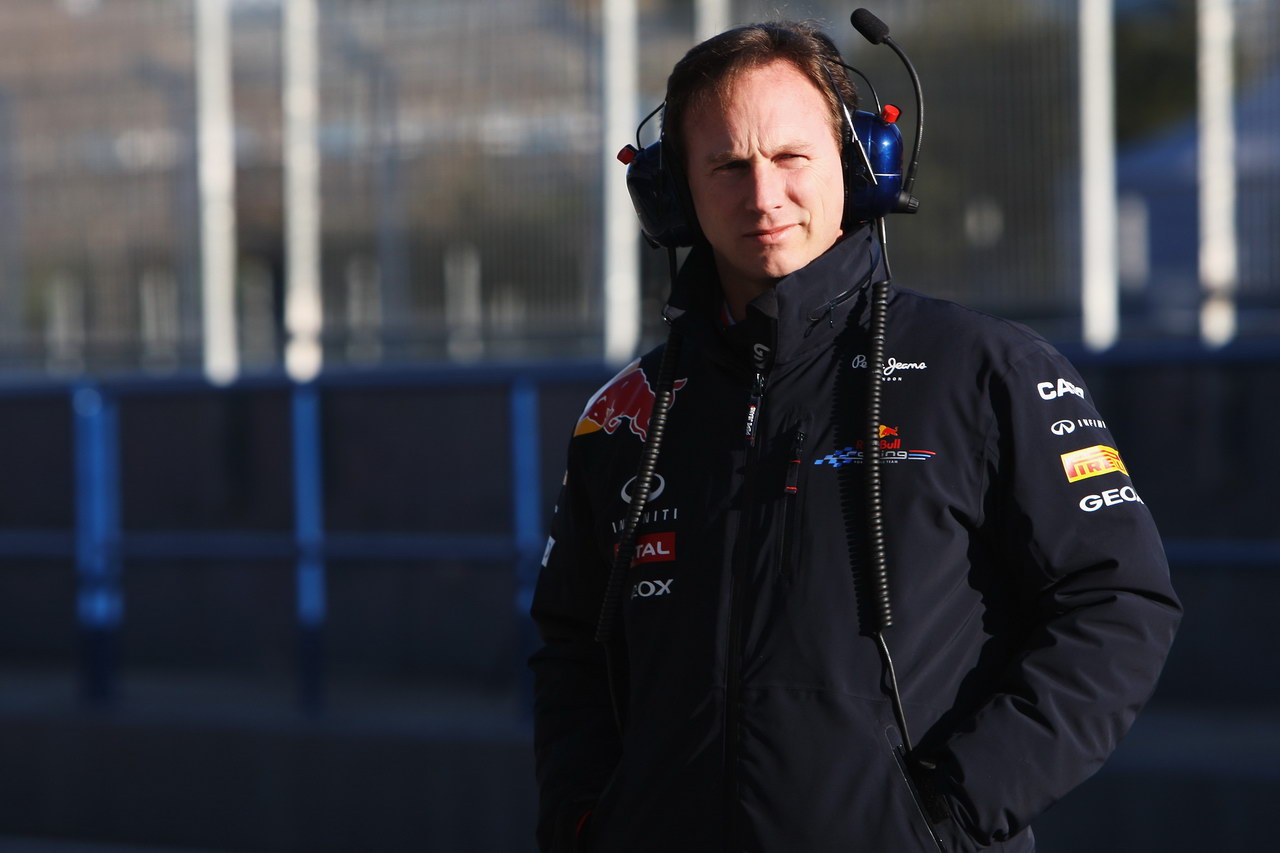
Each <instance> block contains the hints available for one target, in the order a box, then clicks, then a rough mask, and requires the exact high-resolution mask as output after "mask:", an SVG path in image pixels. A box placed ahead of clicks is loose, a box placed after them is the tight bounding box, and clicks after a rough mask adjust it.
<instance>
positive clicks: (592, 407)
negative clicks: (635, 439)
mask: <svg viewBox="0 0 1280 853" xmlns="http://www.w3.org/2000/svg"><path fill="white" fill-rule="evenodd" d="M688 381H689V380H687V379H677V380H676V382H675V384H674V385H673V386H672V405H674V404H675V392H676V391H679V390H680V389H681V388H683V387H684V385H685V383H686V382H688ZM654 400H655V396H654V393H653V388H651V387H650V386H649V378H648V377H647V376H645V375H644V371H643V370H641V369H640V360H639V359H636V360H635V361H633V362H631V364H628V365H627V366H626V367H624V368H623V369H622V372H621V373H619V374H618V375H617V376H615V377H613V378H612V379H610V380H609V382H608V384H606V385H605V386H604V387H603V388H601V389H600V390H599V391H597V392H596V393H595V396H593V397H592V398H591V399H590V400H588V401H587V407H586V408H585V409H584V410H583V411H582V417H580V418H579V419H578V426H577V428H576V429H574V431H573V434H574V435H575V436H578V435H586V434H587V433H591V432H597V431H598V430H604V431H605V432H607V433H609V434H610V435H612V434H613V433H615V432H617V431H618V427H620V426H622V421H623V419H626V420H627V421H629V422H630V423H629V426H630V429H631V432H632V433H634V434H635V435H637V436H639V437H640V440H641V441H643V440H644V438H645V436H646V435H648V433H649V416H650V415H651V414H652V413H653V403H654Z"/></svg>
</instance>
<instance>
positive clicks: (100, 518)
mask: <svg viewBox="0 0 1280 853" xmlns="http://www.w3.org/2000/svg"><path fill="white" fill-rule="evenodd" d="M71 408H72V417H73V418H74V422H75V456H76V576H77V581H78V590H77V593H76V622H77V625H78V626H79V631H80V644H81V645H80V677H81V693H82V696H83V697H84V699H85V700H86V701H87V702H89V703H90V704H93V705H105V704H107V703H109V702H110V701H111V699H112V698H113V696H114V693H115V641H116V632H117V629H118V628H119V627H120V620H121V617H122V615H123V604H122V600H121V594H120V555H119V540H120V487H119V462H118V459H117V452H118V449H117V440H116V434H117V429H116V403H115V400H114V399H113V398H112V397H111V396H110V395H109V394H105V393H103V392H102V390H101V389H99V388H97V387H96V386H94V385H93V384H91V383H87V382H86V383H83V384H81V385H78V386H77V387H76V388H75V389H74V390H73V392H72V398H71Z"/></svg>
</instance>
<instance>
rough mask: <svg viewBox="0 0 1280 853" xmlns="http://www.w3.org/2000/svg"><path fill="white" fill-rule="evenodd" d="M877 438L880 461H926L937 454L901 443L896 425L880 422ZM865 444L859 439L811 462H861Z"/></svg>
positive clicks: (834, 464)
mask: <svg viewBox="0 0 1280 853" xmlns="http://www.w3.org/2000/svg"><path fill="white" fill-rule="evenodd" d="M879 438H880V441H879V445H880V461H881V462H885V463H892V462H928V461H929V460H930V459H932V458H933V457H935V456H937V455H938V453H937V451H935V450H925V449H923V448H911V447H907V446H905V445H903V443H902V431H901V429H899V428H898V427H892V426H889V425H887V424H880V429H879ZM865 444H866V442H864V441H862V440H861V439H859V440H858V441H857V442H855V443H854V445H853V447H845V448H841V449H840V450H838V451H836V452H835V453H828V454H827V455H826V456H824V457H822V458H821V459H818V460H816V461H815V462H814V463H813V464H814V465H830V466H831V467H832V468H840V467H842V466H844V465H848V464H849V463H851V462H854V463H857V464H862V460H863V451H864V447H865Z"/></svg>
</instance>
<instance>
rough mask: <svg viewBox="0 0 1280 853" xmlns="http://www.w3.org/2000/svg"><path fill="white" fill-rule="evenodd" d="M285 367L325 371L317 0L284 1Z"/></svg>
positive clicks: (297, 374)
mask: <svg viewBox="0 0 1280 853" xmlns="http://www.w3.org/2000/svg"><path fill="white" fill-rule="evenodd" d="M283 30H284V34H283V37H284V176H285V177H284V184H285V185H284V204H285V310H284V323H285V332H286V334H287V335H288V340H287V341H286V343H285V370H286V371H288V373H289V376H290V377H292V378H293V379H294V380H296V381H298V382H306V381H307V380H309V379H313V378H314V377H315V376H316V374H318V373H319V372H320V366H321V363H322V360H323V353H322V350H321V346H320V333H321V330H322V328H323V322H324V312H323V305H322V302H321V290H320V151H319V145H318V140H317V136H316V124H317V120H318V114H319V102H320V98H319V93H318V89H319V74H318V65H317V59H316V39H317V37H318V30H319V28H318V22H317V19H316V0H285V4H284V20H283Z"/></svg>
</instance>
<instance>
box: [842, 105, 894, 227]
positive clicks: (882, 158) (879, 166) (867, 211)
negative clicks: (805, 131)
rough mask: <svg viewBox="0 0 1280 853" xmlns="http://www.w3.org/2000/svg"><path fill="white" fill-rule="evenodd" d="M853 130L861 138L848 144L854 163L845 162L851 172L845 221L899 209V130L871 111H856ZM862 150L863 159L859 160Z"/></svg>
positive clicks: (877, 215) (847, 187)
mask: <svg viewBox="0 0 1280 853" xmlns="http://www.w3.org/2000/svg"><path fill="white" fill-rule="evenodd" d="M853 124H854V127H853V132H854V133H855V134H856V135H857V137H858V140H860V141H861V143H862V144H861V149H860V148H859V145H858V142H854V143H853V145H852V146H850V151H849V153H851V154H852V155H853V157H855V158H857V161H856V163H849V165H848V167H847V168H848V169H849V172H848V173H852V175H853V183H852V185H846V187H845V192H846V194H847V195H846V203H845V221H846V223H849V222H852V223H858V222H868V221H870V220H872V219H879V218H880V217H882V216H884V215H886V214H889V213H896V212H900V208H899V194H900V193H901V192H902V132H901V131H899V130H898V126H897V125H896V124H893V123H892V122H888V121H885V120H884V119H883V118H881V117H880V116H878V115H876V114H875V113H869V112H866V111H865V110H857V111H855V112H854V114H853ZM864 152H865V155H866V158H867V162H869V163H870V166H871V169H870V171H869V172H868V170H867V162H862V157H863V153H864Z"/></svg>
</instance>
